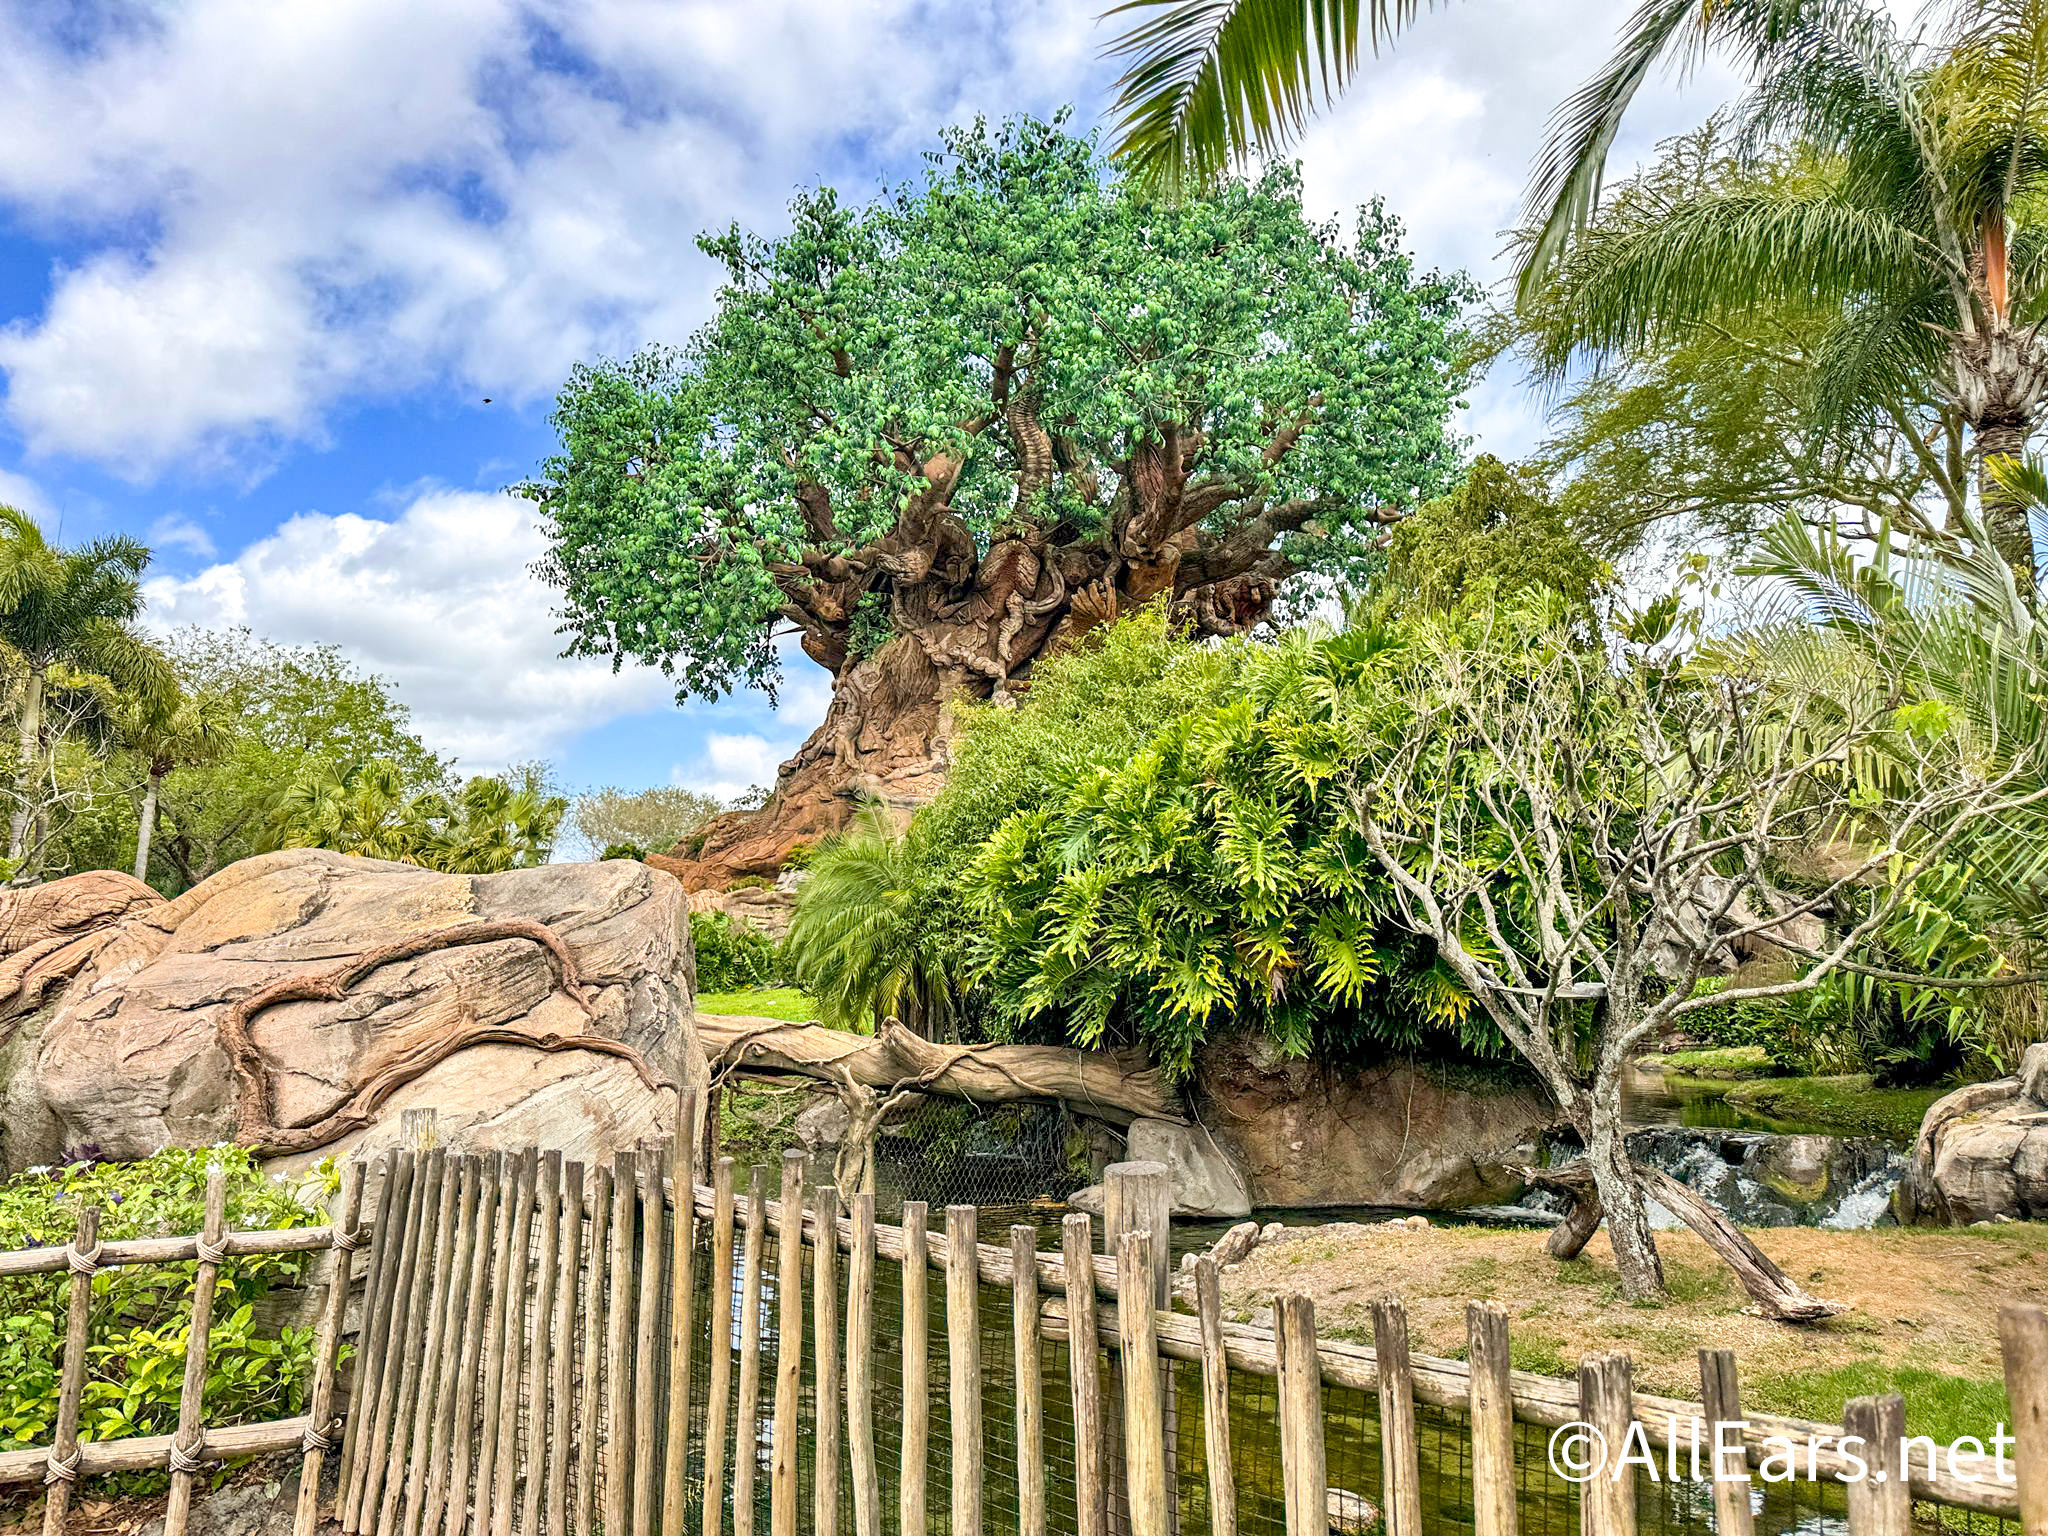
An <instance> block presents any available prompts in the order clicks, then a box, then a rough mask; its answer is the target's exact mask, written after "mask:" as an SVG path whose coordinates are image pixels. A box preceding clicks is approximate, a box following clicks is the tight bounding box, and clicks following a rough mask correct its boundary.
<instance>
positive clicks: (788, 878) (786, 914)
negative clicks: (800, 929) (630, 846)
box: [647, 854, 800, 943]
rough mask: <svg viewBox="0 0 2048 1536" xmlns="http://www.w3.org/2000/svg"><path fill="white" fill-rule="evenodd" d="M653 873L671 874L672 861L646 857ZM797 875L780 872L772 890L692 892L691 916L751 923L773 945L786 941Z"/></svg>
mask: <svg viewBox="0 0 2048 1536" xmlns="http://www.w3.org/2000/svg"><path fill="white" fill-rule="evenodd" d="M647 862H648V863H649V864H651V865H653V866H654V867H655V868H656V869H665V868H666V869H669V870H670V872H671V873H673V872H674V868H673V866H674V861H673V860H670V859H664V858H662V857H661V856H660V855H659V854H653V855H650V856H649V857H648V860H647ZM799 874H800V871H797V870H784V871H783V872H782V873H781V874H780V875H778V876H777V877H776V880H775V885H774V888H773V889H770V890H763V889H762V888H761V887H759V886H751V885H750V886H741V887H739V888H738V889H737V890H730V891H692V892H690V910H691V911H692V912H723V913H724V914H725V915H726V916H727V917H729V918H731V919H732V920H733V921H734V922H736V923H751V924H752V925H753V926H754V927H756V928H758V929H760V930H761V931H762V932H763V933H765V934H767V935H768V937H769V938H771V939H774V940H775V941H776V942H777V943H780V942H781V941H782V940H784V939H786V938H788V937H789V922H790V919H791V918H792V917H793V916H795V914H796V886H797V877H798V875H799Z"/></svg>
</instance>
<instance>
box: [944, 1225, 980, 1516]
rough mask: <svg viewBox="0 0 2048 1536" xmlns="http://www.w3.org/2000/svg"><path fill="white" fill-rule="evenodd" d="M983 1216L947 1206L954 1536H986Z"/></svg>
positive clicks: (948, 1363) (947, 1348)
mask: <svg viewBox="0 0 2048 1536" xmlns="http://www.w3.org/2000/svg"><path fill="white" fill-rule="evenodd" d="M979 1216H980V1213H979V1212H978V1211H976V1210H975V1208H974V1207H973V1206H971V1205H949V1206H947V1207H946V1361H947V1373H946V1374H947V1381H946V1390H947V1394H948V1396H949V1397H950V1399H951V1401H952V1408H953V1415H952V1424H953V1440H952V1447H953V1458H952V1459H953V1529H952V1536H982V1525H981V1510H982V1502H981V1484H982V1478H983V1475H984V1474H983V1472H982V1465H981V1461H982V1444H981V1307H980V1302H981V1263H980V1256H979V1254H978V1253H977V1251H976V1250H977V1248H978V1246H979V1235H978V1230H977V1223H978V1220H979Z"/></svg>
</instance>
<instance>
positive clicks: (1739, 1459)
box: [1700, 1349, 1756, 1536]
mask: <svg viewBox="0 0 2048 1536" xmlns="http://www.w3.org/2000/svg"><path fill="white" fill-rule="evenodd" d="M1700 1405H1701V1416H1702V1417H1703V1418H1705V1420H1706V1421H1707V1434H1708V1436H1709V1442H1708V1448H1707V1453H1708V1461H1707V1475H1708V1476H1709V1477H1711V1478H1712V1479H1713V1490H1714V1529H1715V1531H1716V1532H1718V1533H1719V1536H1750V1533H1751V1532H1752V1531H1753V1530H1754V1529H1755V1522H1756V1517H1755V1516H1754V1515H1753V1514H1752V1513H1751V1512H1750V1508H1749V1457H1748V1455H1747V1454H1746V1453H1745V1452H1744V1450H1743V1448H1742V1437H1741V1436H1740V1435H1737V1436H1736V1437H1735V1440H1734V1443H1733V1444H1728V1443H1726V1440H1725V1438H1724V1435H1723V1433H1722V1430H1721V1426H1722V1425H1723V1424H1737V1423H1740V1422H1741V1420H1742V1387H1741V1383H1740V1381H1739V1380H1738V1379H1737V1377H1736V1374H1735V1351H1734V1350H1732V1349H1703V1350H1701V1351H1700Z"/></svg>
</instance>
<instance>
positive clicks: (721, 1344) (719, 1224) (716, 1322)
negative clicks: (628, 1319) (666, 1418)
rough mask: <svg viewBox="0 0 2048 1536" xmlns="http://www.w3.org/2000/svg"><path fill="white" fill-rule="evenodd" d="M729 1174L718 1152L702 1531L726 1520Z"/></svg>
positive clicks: (715, 1530)
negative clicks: (709, 1379) (709, 1378)
mask: <svg viewBox="0 0 2048 1536" xmlns="http://www.w3.org/2000/svg"><path fill="white" fill-rule="evenodd" d="M732 1173H733V1161H732V1159H731V1158H729V1157H721V1158H720V1159H719V1160H718V1161H717V1162H716V1163H715V1164H713V1165H712V1169H711V1294H710V1296H709V1297H707V1298H706V1310H707V1311H708V1312H709V1313H710V1314H711V1316H710V1318H709V1322H710V1324H711V1381H710V1385H709V1388H708V1390H707V1392H706V1395H705V1406H704V1506H703V1507H704V1517H703V1522H702V1524H701V1525H700V1526H699V1527H698V1529H699V1530H700V1531H702V1532H703V1536H719V1530H720V1528H721V1527H722V1526H723V1525H724V1523H725V1415H726V1410H727V1409H728V1408H730V1407H731V1406H732V1353H733V1338H732V1226H733V1223H732V1209H733V1207H732Z"/></svg>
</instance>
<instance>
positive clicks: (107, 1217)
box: [0, 1146, 325, 1486]
mask: <svg viewBox="0 0 2048 1536" xmlns="http://www.w3.org/2000/svg"><path fill="white" fill-rule="evenodd" d="M216 1162H218V1163H220V1164H222V1165H223V1166H224V1167H225V1168H226V1169H227V1171H228V1224H229V1226H230V1227H231V1228H232V1229H234V1230H237V1231H245V1232H246V1231H255V1230H266V1229H281V1228H288V1227H305V1226H317V1225H319V1224H320V1223H321V1222H322V1221H323V1220H324V1219H325V1217H324V1215H323V1214H322V1213H321V1212H318V1211H314V1210H309V1209H308V1208H307V1207H306V1206H304V1205H302V1204H301V1203H300V1202H299V1201H298V1200H297V1199H295V1198H294V1197H293V1196H292V1195H291V1194H290V1193H289V1192H288V1191H287V1190H286V1189H285V1188H284V1187H283V1186H282V1185H279V1184H274V1183H272V1182H270V1181H269V1180H266V1179H265V1178H264V1177H263V1174H262V1171H261V1170H260V1169H259V1168H258V1167H257V1165H256V1162H255V1159H254V1158H253V1157H252V1156H251V1155H250V1153H249V1152H248V1151H247V1150H245V1149H244V1148H241V1147H231V1146H220V1147H208V1148H204V1149H201V1150H197V1151H187V1150H183V1149H173V1150H170V1151H165V1152H159V1153H157V1154H156V1155H155V1156H154V1157H150V1158H145V1159H143V1160H142V1161H141V1162H136V1163H91V1162H80V1163H73V1164H70V1165H68V1166H66V1167H62V1168H56V1169H42V1170H37V1169H31V1170H30V1171H29V1172H27V1173H24V1174H21V1175H19V1176H17V1177H15V1178H13V1179H9V1180H8V1181H7V1182H6V1183H4V1184H0V1252H4V1251H9V1250H14V1249H22V1248H32V1247H43V1246H60V1245H63V1244H66V1243H68V1242H70V1241H71V1237H72V1234H73V1231H74V1229H75V1228H76V1226H77V1222H78V1212H79V1211H80V1210H81V1209H82V1208H84V1207H85V1206H88V1205H91V1206H97V1207H98V1208H99V1211H100V1236H101V1240H102V1241H111V1240H114V1239H118V1238H131V1237H165V1236H181V1235H185V1234H189V1233H194V1232H197V1231H198V1230H199V1229H200V1226H201V1223H202V1221H203V1219H204V1216H205V1198H206V1170H207V1168H208V1166H209V1165H210V1164H212V1163H216ZM312 1257H313V1256H312V1255H310V1254H304V1253H297V1254H277V1255H268V1256H259V1255H252V1256H247V1257H241V1258H233V1259H229V1260H228V1261H227V1262H226V1263H224V1264H223V1265H221V1267H220V1271H219V1279H218V1282H217V1288H216V1291H215V1298H214V1322H213V1331H212V1334H211V1340H210V1343H209V1346H208V1356H207V1378H206V1399H205V1405H206V1421H207V1423H209V1424H214V1425H223V1424H241V1423H251V1422H256V1421H259V1420H264V1419H280V1418H288V1417H290V1416H291V1415H292V1414H295V1413H300V1412H303V1411H304V1409H305V1403H306V1394H307V1391H308V1389H309V1387H310V1384H311V1376H312V1366H313V1332H312V1329H311V1328H293V1327H290V1326H284V1327H279V1328H277V1329H276V1330H275V1332H274V1333H272V1332H270V1331H267V1330H265V1329H264V1328H262V1327H261V1326H259V1324H258V1321H257V1317H256V1313H257V1308H258V1305H259V1303H261V1302H262V1301H263V1300H264V1298H265V1297H267V1296H269V1295H271V1294H272V1293H273V1292H274V1291H278V1290H280V1289H284V1288H287V1287H292V1286H297V1285H301V1284H304V1283H305V1281H306V1278H307V1274H308V1271H309V1269H310V1267H311V1262H310V1261H311V1259H312ZM197 1272H198V1266H197V1265H196V1264H195V1263H191V1262H186V1263H182V1264H156V1265H137V1266H133V1267H124V1268H120V1269H109V1270H105V1271H102V1272H101V1273H100V1274H99V1275H98V1276H96V1277H95V1278H94V1280H93V1308H92V1333H91V1336H90V1348H89V1355H88V1366H87V1376H86V1384H85V1396H84V1400H83V1404H82V1408H81V1412H80V1416H79V1434H80V1435H81V1436H82V1437H83V1438H85V1439H88V1440H112V1439H117V1438H128V1437H132V1436H136V1435H163V1434H169V1433H171V1432H172V1431H173V1430H174V1429H175V1428H176V1427H177V1420H178V1393H179V1388H180V1386H181V1384H182V1382H183V1379H184V1370H185V1348H186V1339H187V1337H188V1335H189V1334H190V1331H191V1303H192V1286H193V1282H194V1279H195V1277H196V1275H197ZM68 1290H69V1277H68V1275H66V1274H64V1273H62V1272H60V1273H57V1274H50V1275H24V1276H17V1277H13V1278H10V1279H4V1280H0V1450H18V1449H21V1448H23V1447H26V1446H32V1445H38V1444H47V1443H48V1442H49V1438H50V1436H51V1434H52V1433H53V1432H54V1427H55V1424H56V1418H57V1391H58V1377H59V1371H60V1368H61V1362H62V1358H63V1334H64V1326H65V1313H66V1306H67V1302H66V1297H67V1294H68ZM151 1480H154V1481H161V1477H160V1475H152V1478H151ZM131 1486H132V1485H131Z"/></svg>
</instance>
